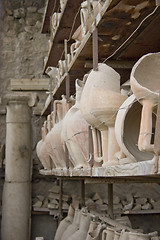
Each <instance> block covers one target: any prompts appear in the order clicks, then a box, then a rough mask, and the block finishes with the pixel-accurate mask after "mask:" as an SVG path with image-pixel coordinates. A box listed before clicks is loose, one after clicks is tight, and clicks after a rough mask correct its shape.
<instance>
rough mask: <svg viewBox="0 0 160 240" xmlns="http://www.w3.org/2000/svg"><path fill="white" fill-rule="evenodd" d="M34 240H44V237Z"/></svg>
mask: <svg viewBox="0 0 160 240" xmlns="http://www.w3.org/2000/svg"><path fill="white" fill-rule="evenodd" d="M35 240H44V237H36V238H35Z"/></svg>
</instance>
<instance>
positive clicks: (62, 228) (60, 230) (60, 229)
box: [54, 205, 75, 240]
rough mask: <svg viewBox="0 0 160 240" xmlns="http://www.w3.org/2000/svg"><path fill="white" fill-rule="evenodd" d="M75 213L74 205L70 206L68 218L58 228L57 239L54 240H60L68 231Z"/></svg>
mask: <svg viewBox="0 0 160 240" xmlns="http://www.w3.org/2000/svg"><path fill="white" fill-rule="evenodd" d="M74 213H75V209H74V208H73V206H72V205H70V206H69V210H68V215H67V217H66V218H64V219H63V220H62V221H61V222H60V224H59V226H58V228H57V231H56V235H55V238H54V240H60V239H61V237H62V235H63V233H64V231H65V230H66V229H67V227H68V226H70V225H71V224H72V222H73V218H74Z"/></svg>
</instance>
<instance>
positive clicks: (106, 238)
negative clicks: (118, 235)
mask: <svg viewBox="0 0 160 240" xmlns="http://www.w3.org/2000/svg"><path fill="white" fill-rule="evenodd" d="M114 231H115V230H114V229H113V228H110V227H107V229H105V230H103V233H102V240H114Z"/></svg>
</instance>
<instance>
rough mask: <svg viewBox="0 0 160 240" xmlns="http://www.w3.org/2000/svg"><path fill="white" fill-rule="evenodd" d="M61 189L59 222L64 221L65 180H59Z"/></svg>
mask: <svg viewBox="0 0 160 240" xmlns="http://www.w3.org/2000/svg"><path fill="white" fill-rule="evenodd" d="M59 187H60V191H59V221H61V220H62V218H63V209H62V206H63V180H62V178H60V179H59Z"/></svg>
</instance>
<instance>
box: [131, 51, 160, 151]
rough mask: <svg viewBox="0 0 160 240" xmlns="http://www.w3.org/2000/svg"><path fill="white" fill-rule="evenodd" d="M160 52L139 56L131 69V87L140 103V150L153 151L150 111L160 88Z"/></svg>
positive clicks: (155, 102) (156, 101)
mask: <svg viewBox="0 0 160 240" xmlns="http://www.w3.org/2000/svg"><path fill="white" fill-rule="evenodd" d="M159 77H160V53H150V54H147V55H144V56H143V57H141V58H140V59H139V60H138V62H137V63H136V64H135V65H134V66H133V68H132V71H131V77H130V82H131V89H132V91H133V93H134V95H135V96H136V98H137V99H138V101H139V102H140V103H141V104H142V106H143V107H142V116H141V124H140V133H139V139H138V148H139V149H140V151H147V152H154V145H153V143H152V135H153V133H152V128H153V124H152V112H153V111H156V109H155V108H156V106H157V104H158V96H159V93H158V92H157V91H158V90H159V89H160V83H159Z"/></svg>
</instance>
